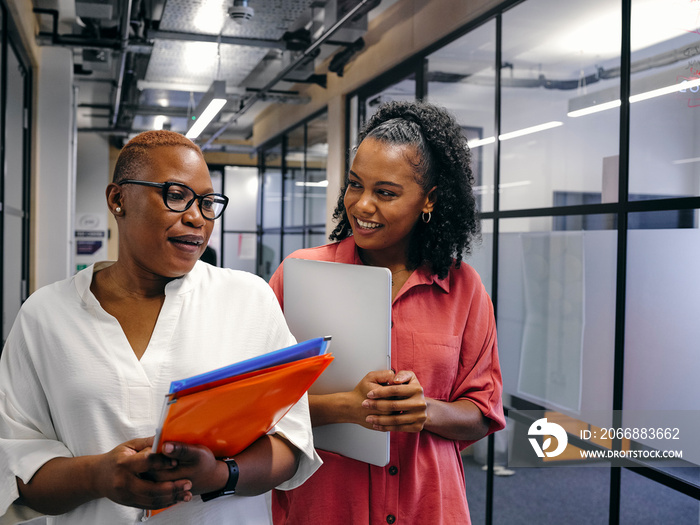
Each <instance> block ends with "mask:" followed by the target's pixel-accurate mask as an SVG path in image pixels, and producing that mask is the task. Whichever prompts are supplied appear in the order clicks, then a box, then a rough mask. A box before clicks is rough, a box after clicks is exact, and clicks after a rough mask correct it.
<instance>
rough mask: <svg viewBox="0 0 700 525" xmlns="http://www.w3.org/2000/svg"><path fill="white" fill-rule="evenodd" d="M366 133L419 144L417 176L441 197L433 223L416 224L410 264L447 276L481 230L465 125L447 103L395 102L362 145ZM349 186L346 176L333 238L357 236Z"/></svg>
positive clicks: (370, 125) (368, 129) (372, 122)
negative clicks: (444, 105) (346, 199)
mask: <svg viewBox="0 0 700 525" xmlns="http://www.w3.org/2000/svg"><path fill="white" fill-rule="evenodd" d="M366 138H372V139H374V140H378V141H380V142H384V143H387V144H400V145H409V146H414V147H415V148H416V152H417V153H418V161H417V162H416V163H415V164H414V165H413V169H414V174H415V180H416V182H417V183H418V184H419V185H420V186H421V187H422V188H423V191H424V192H426V193H427V192H428V191H430V189H431V188H433V187H436V190H435V191H436V202H435V207H434V209H433V211H432V217H431V220H430V223H428V224H425V223H424V222H423V221H421V220H420V219H419V220H418V222H417V224H416V228H415V229H414V231H413V234H412V236H411V241H410V243H409V248H408V264H409V266H411V267H413V268H417V267H418V266H420V265H422V264H426V265H427V266H428V267H429V269H430V271H431V273H432V274H435V275H437V276H438V278H440V279H443V278H445V277H447V274H448V273H449V269H450V267H451V266H453V265H454V266H455V267H457V268H459V266H460V263H461V261H462V258H463V256H465V255H467V254H469V253H470V252H471V248H472V245H473V243H474V242H478V241H479V240H480V233H481V229H480V222H479V214H478V210H477V203H476V198H475V196H474V193H473V190H472V185H473V184H474V176H473V174H472V170H471V166H470V163H471V152H470V151H469V147H468V146H467V139H466V137H465V136H464V134H463V133H462V128H461V126H460V125H459V124H458V123H457V122H456V120H455V118H454V117H453V116H452V115H451V114H450V113H448V112H447V111H446V110H445V109H444V108H441V107H438V106H435V105H433V104H429V103H426V102H419V101H394V102H388V103H386V104H383V105H381V106H380V107H379V109H378V110H377V112H376V113H375V114H374V115H373V116H372V117H371V118H370V119H369V121H368V122H367V124H366V125H365V126H364V128H363V129H362V131H361V132H360V134H359V137H358V139H359V141H358V144H361V143H362V141H363V140H365V139H366ZM409 160H410V159H409ZM347 187H348V178H347V176H346V179H345V184H344V185H343V188H342V189H341V191H340V194H339V195H338V203H337V205H336V208H335V212H334V214H333V218H334V219H335V220H337V221H338V224H337V225H336V227H335V229H334V230H333V232H332V233H331V235H330V237H329V238H330V240H332V241H339V240H342V239H345V238H346V237H348V236H350V235H352V228H351V226H350V221H349V220H348V217H347V213H346V210H345V205H344V196H345V192H346V191H347Z"/></svg>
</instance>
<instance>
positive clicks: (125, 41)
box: [111, 0, 132, 128]
mask: <svg viewBox="0 0 700 525" xmlns="http://www.w3.org/2000/svg"><path fill="white" fill-rule="evenodd" d="M131 3H132V1H131V0H128V1H127V2H126V5H125V6H124V11H123V12H122V25H121V30H122V35H121V36H122V39H121V59H120V61H119V76H118V77H117V87H116V90H115V91H116V92H115V94H114V110H113V113H112V122H111V125H112V127H113V128H116V126H117V121H118V120H119V107H120V105H121V99H122V89H123V87H124V71H125V69H126V56H127V48H128V46H129V28H130V25H131Z"/></svg>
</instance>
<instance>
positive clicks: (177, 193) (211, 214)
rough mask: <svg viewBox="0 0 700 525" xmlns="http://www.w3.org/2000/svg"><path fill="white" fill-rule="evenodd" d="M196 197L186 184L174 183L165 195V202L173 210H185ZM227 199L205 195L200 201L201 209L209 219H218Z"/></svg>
mask: <svg viewBox="0 0 700 525" xmlns="http://www.w3.org/2000/svg"><path fill="white" fill-rule="evenodd" d="M195 198H196V196H195V194H194V193H193V192H192V190H191V189H189V188H187V187H185V186H179V185H172V186H170V187H169V188H168V190H167V192H166V195H165V204H166V205H167V206H168V208H170V209H171V210H173V211H185V210H186V209H188V208H189V207H190V206H191V205H192V201H194V199H195ZM225 206H226V201H225V200H224V199H223V198H221V197H220V196H219V195H214V194H210V195H204V196H203V197H202V198H201V201H200V203H199V209H200V210H201V212H202V215H204V216H205V217H206V218H207V219H216V218H218V217H219V215H221V213H222V212H223V211H224V208H225Z"/></svg>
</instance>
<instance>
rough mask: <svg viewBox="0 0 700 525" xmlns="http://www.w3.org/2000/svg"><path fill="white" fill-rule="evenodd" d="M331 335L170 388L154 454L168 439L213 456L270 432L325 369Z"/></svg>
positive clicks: (242, 446)
mask: <svg viewBox="0 0 700 525" xmlns="http://www.w3.org/2000/svg"><path fill="white" fill-rule="evenodd" d="M330 339H331V338H330V337H320V338H316V339H310V340H308V341H304V342H302V343H298V344H296V345H293V346H290V347H288V348H283V349H281V350H276V351H274V352H270V353H267V354H263V355H261V356H258V357H254V358H252V359H247V360H245V361H241V362H239V363H234V364H232V365H229V366H226V367H223V368H219V369H217V370H213V371H211V372H207V373H205V374H200V375H197V376H192V377H189V378H187V379H183V380H180V381H173V382H172V383H171V384H170V392H169V393H168V394H167V395H166V398H165V404H164V406H163V412H162V416H161V419H160V424H159V427H158V430H157V432H156V436H155V439H154V443H153V450H154V451H156V452H160V451H161V448H162V445H163V443H165V442H166V441H179V442H183V443H193V444H199V445H204V446H206V447H208V448H209V449H210V450H211V451H212V452H213V453H214V456H216V457H226V456H233V455H235V454H238V453H239V452H241V451H242V450H245V449H246V448H247V447H248V446H250V445H251V444H252V443H253V442H254V441H255V440H256V439H258V438H259V437H260V436H262V435H264V434H266V433H268V432H269V431H270V430H272V429H273V428H274V426H275V425H276V424H277V422H278V421H279V420H280V419H282V417H284V415H285V414H286V413H287V412H288V411H289V410H290V409H291V408H292V406H293V405H294V404H295V403H296V402H297V401H299V399H301V397H302V396H303V395H304V393H305V392H306V391H307V390H308V389H309V387H310V386H311V385H312V384H313V382H314V381H316V379H317V378H318V377H319V376H320V375H321V373H322V372H323V371H324V370H325V369H326V367H328V365H329V364H330V363H331V361H332V360H333V356H332V355H331V354H329V353H326V350H327V349H328V345H329V344H330Z"/></svg>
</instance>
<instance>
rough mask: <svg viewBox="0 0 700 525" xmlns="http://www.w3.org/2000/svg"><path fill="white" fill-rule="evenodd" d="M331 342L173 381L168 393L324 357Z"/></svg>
mask: <svg viewBox="0 0 700 525" xmlns="http://www.w3.org/2000/svg"><path fill="white" fill-rule="evenodd" d="M330 341H331V337H330V336H327V337H317V338H315V339H309V340H308V341H303V342H301V343H297V344H295V345H292V346H289V347H287V348H282V349H281V350H275V351H273V352H268V353H267V354H263V355H261V356H257V357H252V358H250V359H246V360H245V361H239V362H238V363H234V364H232V365H228V366H224V367H222V368H217V369H216V370H212V371H211V372H205V373H203V374H199V375H196V376H192V377H188V378H186V379H179V380H177V381H172V382H171V383H170V391H169V392H168V393H169V394H175V393H177V392H180V391H181V390H185V389H188V388H193V387H196V386H200V385H206V384H207V383H212V382H214V381H219V380H221V379H226V378H228V377H233V376H237V375H240V374H246V373H248V372H253V371H255V370H262V369H263V368H269V367H271V366H277V365H283V364H286V363H291V362H292V361H297V360H299V359H305V358H307V357H313V356H316V355H322V354H325V353H326V350H327V348H328V345H329V344H330Z"/></svg>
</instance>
